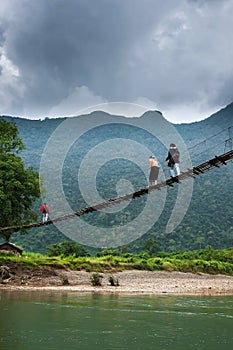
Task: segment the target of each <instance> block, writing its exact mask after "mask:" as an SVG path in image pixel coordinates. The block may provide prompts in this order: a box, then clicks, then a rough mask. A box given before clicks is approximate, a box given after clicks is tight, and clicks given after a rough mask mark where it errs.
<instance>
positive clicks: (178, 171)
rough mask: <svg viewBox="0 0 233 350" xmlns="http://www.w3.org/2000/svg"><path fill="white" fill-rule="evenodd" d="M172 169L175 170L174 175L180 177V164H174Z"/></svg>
mask: <svg viewBox="0 0 233 350" xmlns="http://www.w3.org/2000/svg"><path fill="white" fill-rule="evenodd" d="M174 168H175V170H176V175H177V176H179V175H180V164H179V163H175V165H174Z"/></svg>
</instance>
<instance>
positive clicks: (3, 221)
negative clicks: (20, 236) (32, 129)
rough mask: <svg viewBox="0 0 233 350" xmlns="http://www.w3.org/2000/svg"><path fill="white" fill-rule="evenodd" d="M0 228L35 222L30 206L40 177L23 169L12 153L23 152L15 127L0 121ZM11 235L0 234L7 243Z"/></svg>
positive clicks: (36, 193) (21, 162)
mask: <svg viewBox="0 0 233 350" xmlns="http://www.w3.org/2000/svg"><path fill="white" fill-rule="evenodd" d="M0 132H1V133H0V145H1V146H0V225H1V227H7V226H13V225H22V224H25V223H30V222H32V221H35V220H36V218H37V215H36V213H35V211H34V210H32V205H33V204H34V202H35V200H36V199H37V198H38V197H39V195H40V192H39V175H38V173H37V172H36V171H35V170H34V169H33V168H32V167H29V168H28V169H25V167H24V163H23V161H22V159H21V158H20V157H19V156H17V155H16V154H15V153H18V152H19V151H20V150H22V149H23V143H22V141H21V139H20V138H19V137H18V132H17V127H16V125H15V124H14V123H9V122H6V121H5V120H3V119H2V120H0ZM11 234H12V232H11V231H7V232H0V235H1V236H2V237H3V238H4V239H6V240H9V239H10V236H11Z"/></svg>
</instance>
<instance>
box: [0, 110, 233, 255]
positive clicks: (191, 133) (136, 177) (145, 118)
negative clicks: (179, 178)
mask: <svg viewBox="0 0 233 350" xmlns="http://www.w3.org/2000/svg"><path fill="white" fill-rule="evenodd" d="M2 118H5V119H7V120H9V121H14V122H16V124H17V126H18V128H19V133H20V137H21V138H22V140H23V142H24V144H25V146H26V149H25V151H23V152H22V154H21V156H22V158H23V160H24V162H25V164H26V165H27V166H29V165H32V166H33V167H35V168H36V169H39V167H40V161H41V156H42V154H43V152H44V148H45V146H46V144H47V142H48V140H49V138H50V137H51V136H52V135H53V133H54V131H55V130H56V128H57V127H59V126H60V127H61V126H62V123H63V122H66V118H57V119H48V118H46V119H44V120H28V119H23V118H15V117H10V116H7V117H5V116H4V117H3V116H2ZM126 121H127V118H125V117H119V116H112V115H108V114H107V113H103V112H100V111H98V112H93V113H91V114H90V115H86V116H79V117H74V119H73V123H74V124H73V125H74V127H77V125H78V126H80V129H81V128H84V129H85V123H86V124H87V126H88V128H89V129H88V132H86V133H84V134H83V135H82V136H81V137H80V138H79V140H77V142H75V143H74V144H73V145H72V147H71V148H70V149H69V151H68V153H67V155H66V159H65V161H64V166H63V173H62V181H63V188H64V193H65V196H66V199H67V201H68V202H69V204H70V206H71V208H72V210H79V209H81V208H83V207H86V206H88V205H87V203H86V202H85V200H84V198H82V193H81V192H80V189H79V188H78V185H79V184H78V182H77V172H78V171H79V167H80V165H81V163H82V160H83V159H84V157H85V156H86V155H87V153H88V152H89V151H91V150H93V149H95V147H97V146H98V144H100V143H103V142H106V141H108V140H112V139H115V138H123V139H127V140H133V141H135V142H138V143H139V144H141V145H144V146H145V147H147V148H148V149H149V150H150V151H151V153H155V154H156V156H157V157H158V159H159V161H160V163H161V164H163V161H164V159H165V156H166V153H167V147H168V146H169V145H168V144H166V145H163V144H162V143H161V142H159V140H158V139H157V138H156V137H155V136H154V135H153V132H154V133H155V132H156V129H159V130H161V133H162V134H164V135H165V136H166V139H167V140H172V137H173V131H172V130H173V128H175V130H176V131H177V132H178V134H179V135H180V136H181V137H182V139H183V140H184V142H185V144H186V145H187V147H188V148H190V147H193V146H194V145H196V144H198V143H200V145H199V146H197V147H194V148H190V157H191V158H192V162H193V164H198V163H200V162H202V161H204V160H206V159H209V158H211V157H213V156H214V155H215V153H216V152H217V154H219V153H223V152H224V151H225V150H226V149H227V147H229V144H226V143H225V140H227V139H228V138H229V137H230V136H231V131H232V130H231V129H228V128H230V127H231V126H232V125H233V103H232V104H230V105H228V106H227V107H226V108H224V109H222V110H220V111H218V112H217V113H215V114H213V115H212V116H210V117H209V118H207V119H205V120H202V121H200V122H195V123H190V124H178V125H172V124H171V123H169V124H170V125H171V128H168V130H167V129H166V127H165V125H167V123H168V122H167V121H166V122H164V118H163V116H162V114H161V113H160V112H158V111H150V112H146V113H145V114H144V115H142V116H141V117H140V118H130V125H128V124H127V123H126ZM92 123H97V124H98V127H94V128H92V127H91V125H92ZM104 123H106V124H104ZM71 125H72V121H71ZM223 129H225V131H224V132H222V133H220V132H221V131H222V130H223ZM77 130H78V128H77ZM148 130H149V131H150V130H152V131H153V132H151V133H150V132H149V131H148ZM216 134H217V135H216ZM213 135H216V137H212V136H213ZM208 138H210V139H208ZM206 139H208V140H207V141H206V142H202V141H204V140H206ZM68 141H69V135H67V133H66V134H62V133H61V139H60V140H59V142H60V143H61V144H62V142H63V143H64V145H65V144H66V142H68ZM219 141H221V142H219ZM167 143H168V142H167ZM217 143H220V145H219V146H218V147H217V148H212V147H213V146H214V145H216V144H217ZM208 148H209V150H208V151H206V149H208ZM110 150H111V149H109V150H106V152H108V151H109V152H110ZM205 151H206V152H205ZM131 154H132V155H133V157H135V158H136V159H137V154H138V149H135V150H134V149H132V151H131V153H130V155H131ZM181 157H182V156H181ZM52 163H53V159H51V167H52V166H53V164H52ZM145 163H146V164H147V163H148V159H145ZM163 169H164V172H165V174H166V177H167V176H168V172H167V170H166V167H165V165H164V164H163ZM232 171H233V167H232V163H229V164H228V165H227V166H222V167H221V168H219V169H216V170H215V169H214V170H212V171H211V172H209V173H207V174H203V175H201V176H200V177H198V178H196V179H195V181H194V188H193V194H192V199H191V203H190V206H189V208H188V211H187V213H186V215H185V217H184V219H183V221H182V222H181V223H180V224H179V226H178V227H177V228H176V229H175V230H174V231H173V232H171V233H167V232H166V224H167V222H168V220H169V217H170V215H171V212H172V209H173V207H174V204H175V201H176V195H177V191H178V185H177V186H175V187H174V188H171V189H170V188H169V189H167V197H166V202H165V205H164V209H163V211H162V213H161V216H160V218H159V220H158V221H157V222H156V223H155V224H154V225H153V227H152V228H151V229H150V230H148V232H147V233H146V234H145V235H144V236H143V237H141V238H140V237H139V238H138V239H135V240H134V241H133V242H131V243H129V244H127V245H128V249H129V250H131V251H139V250H140V248H141V247H142V246H143V244H144V242H145V240H146V239H148V238H150V237H153V238H154V239H155V240H156V241H157V242H158V244H159V246H160V248H161V249H162V250H165V251H175V250H189V249H191V250H194V249H200V248H206V247H208V246H212V247H213V248H215V249H222V248H229V247H231V246H233V215H232V200H231V197H232V196H231V193H232V190H233V183H232V181H231V179H232ZM132 175H133V176H132ZM122 177H123V178H124V179H126V180H128V181H129V182H132V184H133V187H134V189H139V188H142V187H145V186H147V183H148V179H147V178H146V177H145V175H144V174H143V173H142V172H141V170H140V169H139V168H138V166H135V164H133V162H131V161H130V162H129V161H127V160H124V159H112V160H111V161H110V162H107V163H106V165H103V166H102V167H101V168H100V169H99V172H98V174H97V178H96V184H97V188H98V191H99V192H100V194H101V196H102V198H105V199H109V198H113V197H116V196H117V195H118V193H117V191H116V185H117V184H118V183H119V181H120V180H121V179H122ZM87 180H88V177H87ZM179 186H182V184H180V185H179ZM146 197H147V196H144V198H140V199H139V200H137V201H136V200H133V201H132V202H131V203H130V204H129V205H128V206H127V207H126V208H125V209H124V210H122V211H121V212H120V213H118V214H108V213H94V214H93V215H88V216H87V217H83V220H85V221H87V222H90V223H92V224H93V225H94V226H95V227H96V229H97V230H98V227H106V228H108V227H109V228H110V227H112V225H125V224H126V223H128V222H130V221H131V220H132V219H133V218H135V217H137V215H139V213H140V212H141V211H142V210H143V207H144V206H145V201H146ZM50 205H51V206H52V205H53V204H52V203H50ZM38 206H39V203H38ZM35 209H37V210H38V208H35ZM127 234H128V233H127V232H126V235H127ZM67 239H68V238H67V237H66V236H64V235H63V234H62V233H60V232H59V231H58V229H57V228H56V227H54V226H53V225H50V226H47V227H41V228H38V229H32V230H30V231H29V233H28V234H27V235H20V234H14V235H13V236H12V241H14V242H17V243H18V244H21V245H22V246H23V247H24V248H25V249H26V250H29V251H38V252H45V251H46V246H47V245H48V244H52V243H56V242H59V241H62V240H67ZM120 245H121V244H120Z"/></svg>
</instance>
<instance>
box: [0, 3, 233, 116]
mask: <svg viewBox="0 0 233 350" xmlns="http://www.w3.org/2000/svg"><path fill="white" fill-rule="evenodd" d="M232 10H233V6H232V4H231V2H230V1H227V0H223V1H221V2H217V1H204V0H196V1H194V0H187V1H185V0H174V1H172V2H171V1H163V0H144V1H141V0H117V1H116V0H69V1H65V0H50V1H47V0H40V1H37V0H21V1H17V0H11V1H7V0H3V2H1V4H0V19H1V21H0V23H1V24H0V50H1V51H0V55H1V60H0V67H1V72H0V82H1V86H2V92H1V94H0V99H1V101H4V102H2V106H3V107H4V111H9V112H10V113H11V114H13V113H16V114H28V113H31V114H34V115H37V116H39V115H46V114H49V113H50V111H55V112H56V113H59V109H60V111H61V113H65V114H70V113H71V110H72V108H71V110H70V111H69V110H68V109H69V106H70V107H72V106H71V104H72V105H73V106H74V105H75V108H76V110H77V109H78V108H79V107H83V101H84V100H85V101H86V102H85V103H86V105H88V100H89V102H90V103H95V102H96V103H100V102H103V101H129V102H132V101H137V100H140V99H141V98H145V99H148V100H150V101H152V102H153V103H155V104H158V105H159V106H161V108H164V109H169V108H172V106H173V107H174V106H176V105H179V104H182V103H184V104H192V103H193V101H195V100H197V99H198V101H201V103H202V104H203V105H204V104H206V106H208V104H213V105H214V104H219V103H220V104H222V103H228V102H230V100H231V98H232V99H233V96H231V94H230V93H229V90H228V89H229V86H230V84H231V82H232V76H233V75H232V74H233V72H232V58H233V57H232V56H233V51H232V47H231V46H232V44H231V33H232V29H233V28H232V26H233V25H232V20H231V18H232ZM216 16H218V17H216ZM216 18H218V19H216ZM225 52H227V57H226V55H225V56H224V53H225ZM1 101H0V102H1ZM66 109H67V113H66ZM9 112H8V113H9Z"/></svg>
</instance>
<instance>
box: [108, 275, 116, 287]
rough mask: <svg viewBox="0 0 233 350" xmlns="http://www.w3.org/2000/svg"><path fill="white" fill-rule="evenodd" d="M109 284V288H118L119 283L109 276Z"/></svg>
mask: <svg viewBox="0 0 233 350" xmlns="http://www.w3.org/2000/svg"><path fill="white" fill-rule="evenodd" d="M108 281H109V283H110V284H111V286H114V287H116V286H119V281H118V279H117V278H114V277H113V276H110V277H109V279H108Z"/></svg>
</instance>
